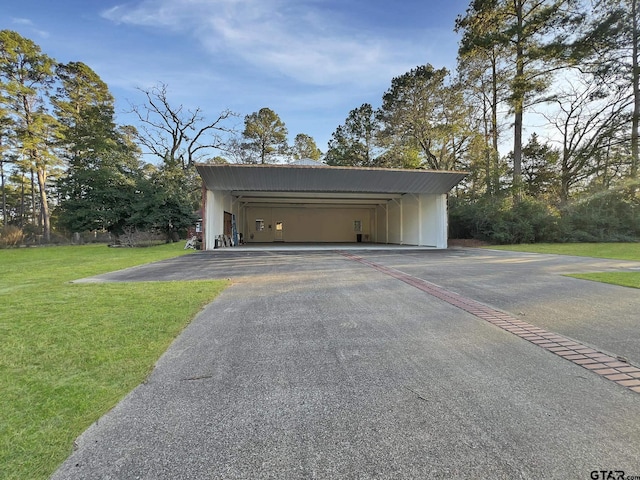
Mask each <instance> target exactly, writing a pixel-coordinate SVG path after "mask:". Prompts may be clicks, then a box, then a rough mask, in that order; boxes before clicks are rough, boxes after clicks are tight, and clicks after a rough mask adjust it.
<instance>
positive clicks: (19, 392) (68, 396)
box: [0, 244, 227, 480]
mask: <svg viewBox="0 0 640 480" xmlns="http://www.w3.org/2000/svg"><path fill="white" fill-rule="evenodd" d="M184 253H188V252H186V251H185V250H183V245H182V244H173V245H164V246H159V247H151V248H141V249H120V248H118V249H112V248H107V247H106V246H104V245H91V246H81V247H78V246H75V247H51V248H34V249H11V250H0V478H2V479H5V480H6V479H16V480H18V479H20V480H23V479H46V478H48V477H49V476H50V475H51V474H52V473H53V471H54V470H55V469H56V468H57V466H58V465H59V464H60V463H61V462H62V461H63V460H64V459H65V458H66V457H67V456H68V455H69V454H70V453H71V451H72V448H73V441H74V439H75V438H76V437H77V436H78V435H79V434H80V433H82V432H83V431H84V430H85V429H86V428H87V427H88V426H89V425H90V424H91V423H92V422H94V421H95V420H96V419H98V418H99V417H100V416H101V415H102V414H104V413H105V412H107V411H108V410H109V409H110V408H112V407H113V406H114V405H115V404H116V403H117V402H118V401H119V400H120V399H122V398H123V397H124V396H125V395H126V394H127V393H128V392H129V391H131V390H132V389H133V388H134V387H135V386H137V385H138V384H140V383H141V382H142V381H143V380H144V379H145V378H146V376H147V375H148V374H149V373H150V371H151V369H152V367H153V365H154V363H155V362H156V360H157V359H158V358H159V356H160V355H161V354H162V353H163V352H164V351H165V350H166V348H167V347H168V346H169V344H170V343H171V341H172V340H173V339H174V338H175V337H176V336H177V335H178V334H179V333H180V331H181V330H182V329H183V328H184V327H185V326H186V325H187V324H188V323H189V321H190V320H191V319H192V318H193V317H194V315H195V314H196V313H197V312H198V311H199V310H200V309H201V308H202V307H203V306H204V305H206V304H207V303H208V302H210V301H211V300H212V299H213V298H215V296H216V295H218V293H220V292H221V291H222V289H224V288H225V286H226V285H227V282H226V281H192V282H145V283H102V284H72V283H69V282H70V281H71V280H75V279H79V278H83V277H87V276H91V275H96V274H99V273H105V272H108V271H113V270H117V269H121V268H125V267H130V266H134V265H139V264H143V263H148V262H151V261H156V260H160V259H164V258H170V257H175V256H177V255H181V254H184Z"/></svg>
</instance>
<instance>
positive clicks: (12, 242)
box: [0, 225, 24, 247]
mask: <svg viewBox="0 0 640 480" xmlns="http://www.w3.org/2000/svg"><path fill="white" fill-rule="evenodd" d="M23 240H24V232H23V231H22V229H21V228H18V227H16V226H14V225H7V226H5V227H2V228H1V229H0V246H5V247H15V246H17V245H21V244H22V242H23Z"/></svg>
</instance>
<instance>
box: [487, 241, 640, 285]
mask: <svg viewBox="0 0 640 480" xmlns="http://www.w3.org/2000/svg"><path fill="white" fill-rule="evenodd" d="M488 248H492V249H498V250H510V251H514V252H533V253H552V254H558V255H577V256H581V257H596V258H613V259H617V260H633V261H640V243H538V244H527V245H499V246H491V247H488ZM569 276H570V277H574V278H582V279H584V280H592V281H596V282H604V283H611V284H614V285H621V286H623V287H632V288H640V271H638V272H594V273H577V274H572V275H569Z"/></svg>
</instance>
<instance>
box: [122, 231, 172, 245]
mask: <svg viewBox="0 0 640 480" xmlns="http://www.w3.org/2000/svg"><path fill="white" fill-rule="evenodd" d="M164 243H166V235H164V234H162V233H161V232H154V231H141V230H138V229H137V228H134V227H126V228H125V229H124V232H123V233H122V234H121V235H119V236H118V244H119V245H120V246H121V247H152V246H154V245H161V244H164Z"/></svg>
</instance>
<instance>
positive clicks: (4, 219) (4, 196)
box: [0, 159, 7, 227]
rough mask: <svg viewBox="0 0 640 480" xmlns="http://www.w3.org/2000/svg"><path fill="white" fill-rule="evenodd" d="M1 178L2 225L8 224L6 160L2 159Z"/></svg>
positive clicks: (0, 162)
mask: <svg viewBox="0 0 640 480" xmlns="http://www.w3.org/2000/svg"><path fill="white" fill-rule="evenodd" d="M0 180H1V181H2V226H4V227H6V226H7V192H6V190H5V185H4V162H3V161H2V159H0Z"/></svg>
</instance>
